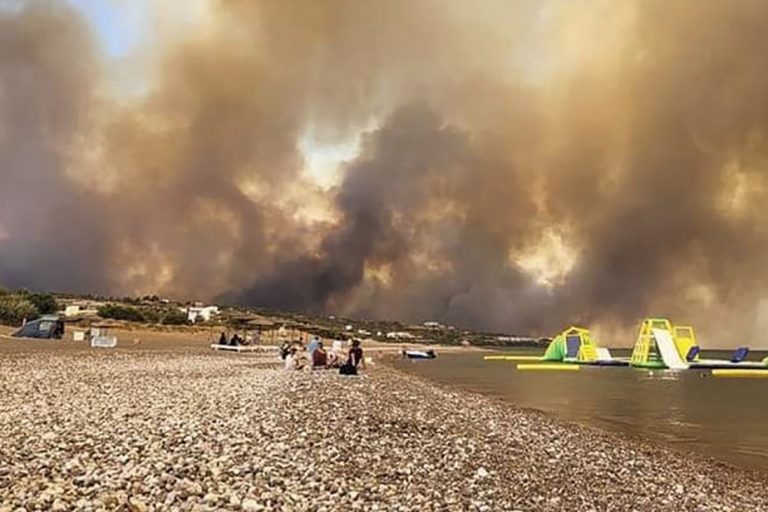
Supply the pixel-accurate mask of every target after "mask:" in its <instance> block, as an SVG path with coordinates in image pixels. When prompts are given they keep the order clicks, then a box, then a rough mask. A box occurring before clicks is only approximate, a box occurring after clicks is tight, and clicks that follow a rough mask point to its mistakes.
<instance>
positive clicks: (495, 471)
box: [0, 350, 768, 512]
mask: <svg viewBox="0 0 768 512" xmlns="http://www.w3.org/2000/svg"><path fill="white" fill-rule="evenodd" d="M0 360H2V361H3V363H4V364H3V366H4V367H6V368H7V370H6V371H5V372H3V374H2V375H0V389H2V390H3V392H4V396H5V397H6V398H5V400H4V403H3V405H2V406H1V407H0V427H1V428H2V429H3V431H4V432H5V434H4V443H3V446H2V447H0V452H2V457H0V503H2V504H3V505H0V511H2V512H6V510H16V508H18V507H29V508H33V507H34V506H35V505H38V506H40V507H41V508H44V509H50V510H74V509H78V510H113V509H117V508H120V507H123V508H127V509H128V510H136V511H150V510H179V511H183V510H249V511H254V510H317V511H319V510H377V509H378V510H393V509H395V510H414V511H415V510H484V511H490V510H526V511H527V510H553V511H554V510H608V509H611V510H632V509H633V508H634V509H636V510H676V511H679V510H733V511H736V510H738V511H744V510H766V509H768V498H767V497H762V496H760V495H759V492H760V491H759V490H760V489H761V488H763V487H764V485H765V484H766V482H768V476H766V475H765V474H761V473H758V472H755V471H752V470H748V469H745V468H739V467H733V466H730V465H728V464H725V463H718V462H715V461H710V460H707V459H704V460H701V459H699V458H698V457H691V456H688V455H685V456H683V455H682V454H681V453H678V452H675V451H673V450H670V449H668V448H666V447H660V446H658V445H654V446H649V445H648V444H647V443H645V442H643V441H642V440H634V439H633V440H629V439H626V438H623V437H622V436H620V435H618V434H615V433H612V432H607V431H605V430H602V429H598V428H594V427H589V426H584V425H579V424H575V423H570V422H566V421H564V420H560V419H558V418H554V417H552V416H550V415H548V414H546V413H543V412H541V411H535V410H528V409H521V408H519V407H516V406H514V405H513V404H510V403H508V402H505V401H503V400H501V399H500V398H497V397H491V396H486V395H481V394H478V393H476V392H471V391H467V390H461V389H456V388H455V387H452V386H448V387H444V386H438V385H437V384H435V383H432V382H431V381H429V380H427V379H424V378H422V377H418V376H414V375H411V374H408V373H405V372H402V371H400V370H397V369H395V368H393V367H391V366H390V365H389V364H387V363H386V362H383V361H378V362H377V364H376V365H374V366H373V367H372V368H371V369H370V370H369V371H367V372H365V373H363V375H362V376H360V377H357V378H345V377H341V376H339V375H338V374H337V373H335V372H311V373H310V372H297V373H286V372H284V371H282V370H279V369H271V368H270V367H269V362H270V361H269V360H268V359H263V360H262V359H260V358H258V357H237V356H232V355H224V354H214V353H210V352H184V351H179V350H177V351H168V352H159V351H151V350H148V351H142V350H133V351H129V350H125V351H121V352H117V351H115V352H112V351H64V352H60V353H56V352H53V351H47V350H46V351H35V350H31V351H19V352H13V353H2V354H0ZM272 361H273V360H272ZM32 432H33V433H35V435H31V434H30V433H32ZM8 507H10V508H8Z"/></svg>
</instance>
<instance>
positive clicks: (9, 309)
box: [0, 295, 38, 325]
mask: <svg viewBox="0 0 768 512" xmlns="http://www.w3.org/2000/svg"><path fill="white" fill-rule="evenodd" d="M37 315H38V311H37V308H35V305H34V304H32V302H30V301H29V300H27V299H25V298H22V297H18V296H14V295H4V296H2V297H0V323H4V324H8V325H21V324H22V323H23V322H24V320H25V319H27V320H29V319H32V318H35V317H36V316H37Z"/></svg>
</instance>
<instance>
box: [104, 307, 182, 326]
mask: <svg viewBox="0 0 768 512" xmlns="http://www.w3.org/2000/svg"><path fill="white" fill-rule="evenodd" d="M98 314H99V316H100V317H101V318H107V319H111V320H125V321H127V322H140V323H148V324H163V325H185V324H187V323H188V322H187V315H186V314H184V313H183V312H182V311H179V310H178V309H176V308H172V307H163V308H158V307H142V306H125V305H122V304H106V305H104V306H101V307H100V308H99V309H98Z"/></svg>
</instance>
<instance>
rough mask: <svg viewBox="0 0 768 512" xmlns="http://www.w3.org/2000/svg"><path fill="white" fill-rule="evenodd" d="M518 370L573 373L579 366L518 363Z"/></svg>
mask: <svg viewBox="0 0 768 512" xmlns="http://www.w3.org/2000/svg"><path fill="white" fill-rule="evenodd" d="M517 369H518V370H536V371H567V372H575V371H578V370H579V366H578V365H575V364H564V363H519V364H518V365H517Z"/></svg>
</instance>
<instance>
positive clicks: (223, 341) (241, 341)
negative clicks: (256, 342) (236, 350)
mask: <svg viewBox="0 0 768 512" xmlns="http://www.w3.org/2000/svg"><path fill="white" fill-rule="evenodd" d="M218 343H219V345H229V346H230V347H236V346H238V345H250V344H251V340H250V339H249V336H240V335H239V334H237V333H235V334H233V335H232V338H230V339H227V333H225V332H223V331H222V333H221V336H219V342H218Z"/></svg>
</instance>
